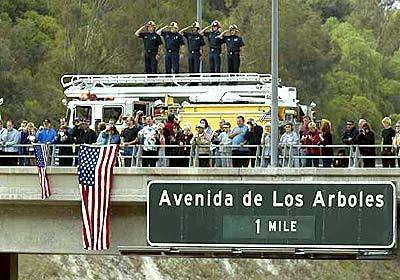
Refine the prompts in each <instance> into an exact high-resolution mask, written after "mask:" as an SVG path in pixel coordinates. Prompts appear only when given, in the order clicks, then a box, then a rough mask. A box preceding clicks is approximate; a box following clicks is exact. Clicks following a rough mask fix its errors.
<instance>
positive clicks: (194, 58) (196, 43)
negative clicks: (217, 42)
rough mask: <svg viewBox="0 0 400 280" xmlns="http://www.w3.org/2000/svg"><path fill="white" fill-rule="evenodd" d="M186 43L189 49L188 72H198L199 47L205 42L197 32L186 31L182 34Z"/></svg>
mask: <svg viewBox="0 0 400 280" xmlns="http://www.w3.org/2000/svg"><path fill="white" fill-rule="evenodd" d="M183 36H184V37H185V38H186V40H187V43H188V51H189V73H199V72H200V56H201V53H200V49H201V47H202V46H204V45H205V44H206V43H205V42H204V38H203V36H202V35H200V34H199V33H192V32H187V33H184V35H183Z"/></svg>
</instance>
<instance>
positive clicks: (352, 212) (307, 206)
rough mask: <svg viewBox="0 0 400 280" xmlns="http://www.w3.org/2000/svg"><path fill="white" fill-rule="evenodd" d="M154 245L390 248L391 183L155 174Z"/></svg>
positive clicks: (150, 223) (151, 198)
mask: <svg viewBox="0 0 400 280" xmlns="http://www.w3.org/2000/svg"><path fill="white" fill-rule="evenodd" d="M147 207H148V214H147V239H148V243H149V244H150V245H151V246H171V247H179V246H186V247H188V246H189V247H190V246H201V247H203V246H205V247H207V246H212V247H229V248H306V249H307V248H318V249H371V250H374V249H376V250H381V249H391V248H393V247H394V246H395V240H396V196H395V187H394V185H393V184H392V183H391V182H356V183H352V182H342V183H340V182H338V183H328V182H321V183H317V182H310V183H296V182H284V183H279V182H278V183H275V182H273V183H272V182H271V183H264V182H240V183H237V182H227V181H221V182H202V181H192V182H183V181H176V182H174V181H172V182H171V181H168V182H164V181H154V182H151V183H150V184H149V189H148V203H147Z"/></svg>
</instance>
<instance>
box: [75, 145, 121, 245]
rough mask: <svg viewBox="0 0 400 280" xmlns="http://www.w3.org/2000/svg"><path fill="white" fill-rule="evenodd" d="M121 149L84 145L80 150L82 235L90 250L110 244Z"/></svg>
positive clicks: (109, 146) (114, 146)
mask: <svg viewBox="0 0 400 280" xmlns="http://www.w3.org/2000/svg"><path fill="white" fill-rule="evenodd" d="M118 148H119V146H118V145H108V146H89V145H81V146H80V149H79V154H78V177H79V189H80V192H81V199H82V224H83V230H82V238H83V246H84V248H85V249H87V250H105V249H108V248H109V245H110V193H111V187H112V175H113V167H114V164H115V159H116V156H117V155H118Z"/></svg>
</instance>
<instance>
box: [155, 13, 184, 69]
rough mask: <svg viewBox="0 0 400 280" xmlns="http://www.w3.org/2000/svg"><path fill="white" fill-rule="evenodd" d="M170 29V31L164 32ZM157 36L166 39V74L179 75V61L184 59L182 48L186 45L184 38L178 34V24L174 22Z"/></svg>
mask: <svg viewBox="0 0 400 280" xmlns="http://www.w3.org/2000/svg"><path fill="white" fill-rule="evenodd" d="M167 28H169V31H164V30H165V29H167ZM157 34H158V35H161V37H162V38H163V39H164V43H165V44H164V45H165V55H164V57H165V73H166V74H171V73H172V72H173V73H174V74H179V60H180V58H181V57H183V52H181V46H182V45H184V44H185V42H184V40H183V36H182V35H181V34H179V32H178V24H177V23H176V22H175V21H173V22H171V24H170V25H166V26H164V27H162V28H160V29H159V30H157Z"/></svg>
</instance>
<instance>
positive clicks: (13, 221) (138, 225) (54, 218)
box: [0, 167, 400, 254]
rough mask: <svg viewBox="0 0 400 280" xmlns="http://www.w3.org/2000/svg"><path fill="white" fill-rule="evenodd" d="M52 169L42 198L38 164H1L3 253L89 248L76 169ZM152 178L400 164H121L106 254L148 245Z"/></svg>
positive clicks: (255, 177) (261, 177)
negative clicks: (273, 166) (147, 203)
mask: <svg viewBox="0 0 400 280" xmlns="http://www.w3.org/2000/svg"><path fill="white" fill-rule="evenodd" d="M48 174H49V178H50V184H51V188H52V192H53V195H52V197H51V198H50V199H47V200H44V201H43V200H41V196H40V188H39V181H38V180H39V179H38V175H37V170H36V168H35V167H26V168H22V167H17V168H8V167H0V204H1V207H0V232H1V234H0V252H17V253H52V254H54V253H60V254H82V253H86V252H85V251H84V250H83V249H82V239H81V230H82V222H81V214H80V213H81V210H80V196H79V188H78V179H77V174H76V168H73V167H70V168H60V167H59V168H58V167H53V168H49V169H48ZM151 180H169V181H172V180H193V181H196V180H205V181H216V180H225V181H235V182H237V181H263V182H273V181H297V182H317V181H319V182H323V181H341V182H350V181H392V182H396V184H397V185H398V182H400V169H332V168H331V169H312V168H310V169H308V168H303V169H293V168H285V169H282V168H281V169H250V168H249V169H233V168H231V169H215V168H211V169H196V168H190V169H189V168H117V169H116V170H115V175H114V188H113V191H112V196H111V201H112V203H111V205H112V208H111V215H112V216H111V249H110V250H109V251H107V252H105V253H106V254H118V250H117V247H118V246H120V245H138V246H144V245H146V238H145V236H146V210H145V201H146V195H147V193H146V186H147V183H148V182H149V181H151ZM349 187H351V185H349ZM398 197H399V193H398Z"/></svg>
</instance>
